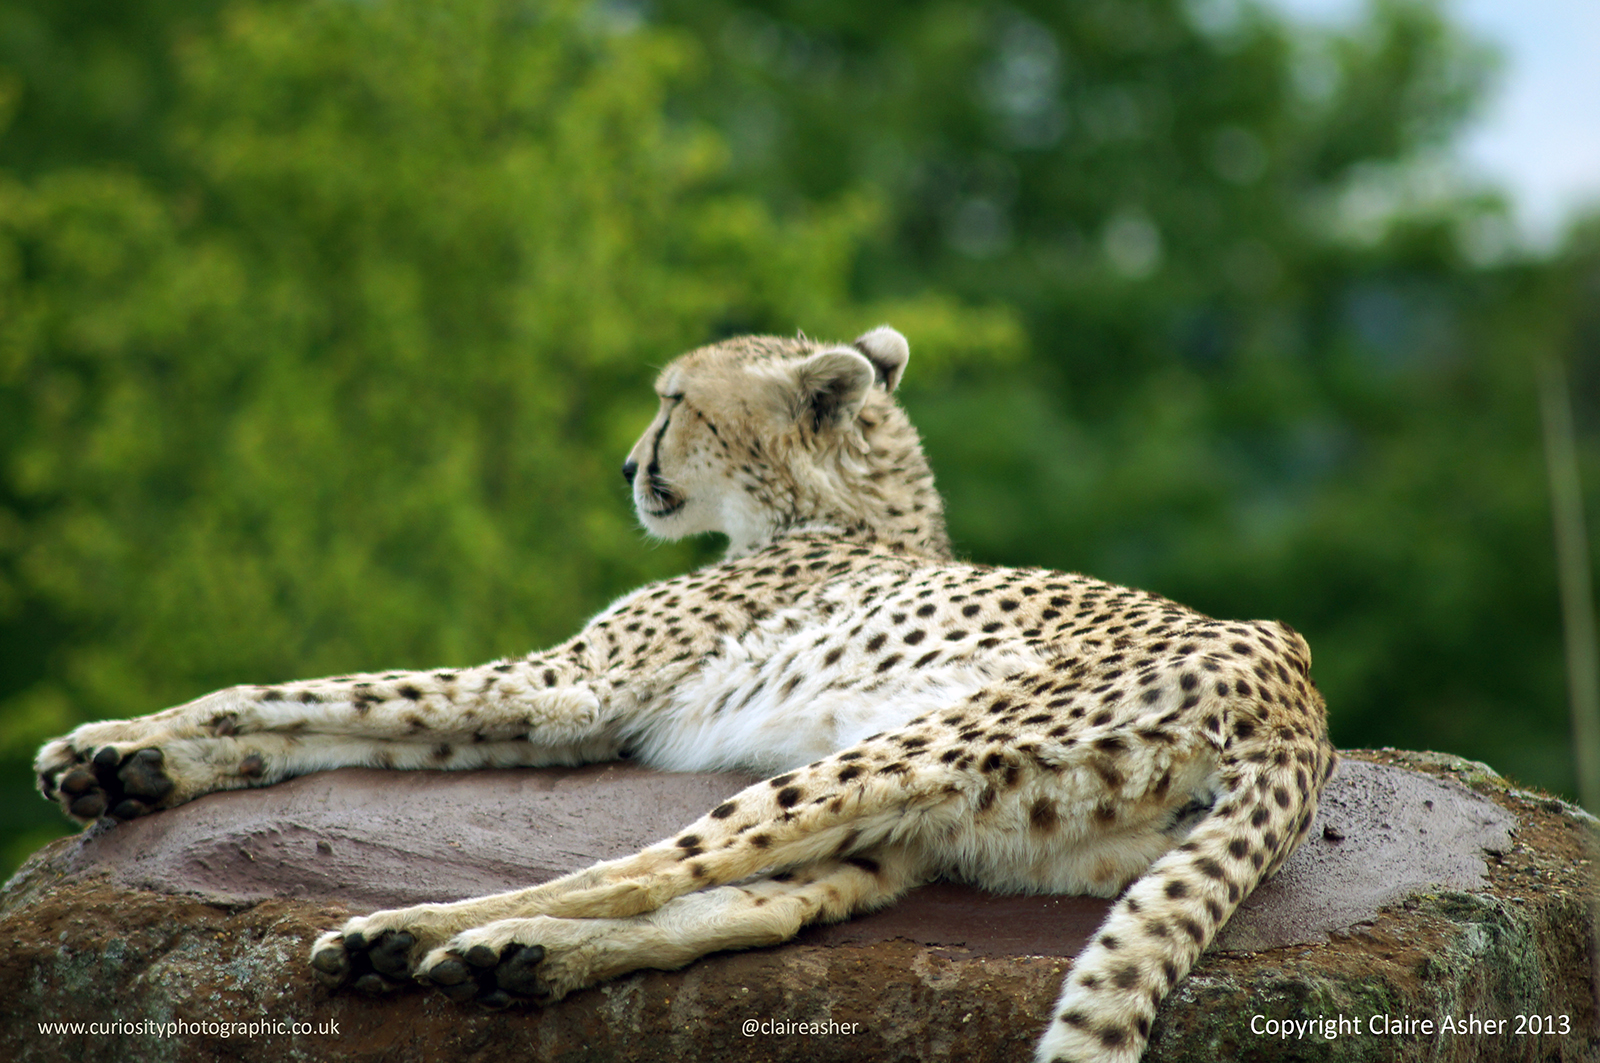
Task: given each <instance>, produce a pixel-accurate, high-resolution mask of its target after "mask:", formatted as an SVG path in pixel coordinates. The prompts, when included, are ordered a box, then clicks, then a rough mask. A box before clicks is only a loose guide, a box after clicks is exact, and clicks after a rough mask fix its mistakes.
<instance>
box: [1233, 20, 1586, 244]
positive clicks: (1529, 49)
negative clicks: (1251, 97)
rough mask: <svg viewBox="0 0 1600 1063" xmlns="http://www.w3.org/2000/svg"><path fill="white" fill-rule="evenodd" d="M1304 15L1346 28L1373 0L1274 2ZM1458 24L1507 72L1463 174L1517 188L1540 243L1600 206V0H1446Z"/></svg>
mask: <svg viewBox="0 0 1600 1063" xmlns="http://www.w3.org/2000/svg"><path fill="white" fill-rule="evenodd" d="M1265 2H1266V4H1267V6H1269V7H1275V8H1277V9H1279V10H1281V11H1283V12H1285V13H1287V14H1289V15H1291V16H1293V17H1295V18H1298V19H1302V20H1304V21H1308V22H1312V23H1315V24H1320V25H1332V26H1337V25H1340V24H1342V23H1344V22H1346V21H1348V20H1350V19H1352V18H1354V17H1356V16H1357V15H1359V13H1360V12H1361V11H1362V10H1364V8H1365V6H1366V0H1265ZM1441 6H1442V7H1443V8H1444V10H1445V11H1446V13H1447V14H1448V15H1449V16H1451V17H1452V18H1453V19H1454V21H1455V22H1456V23H1457V24H1458V25H1461V26H1463V27H1465V28H1466V29H1467V30H1468V31H1469V33H1471V34H1472V35H1474V36H1475V37H1477V38H1478V39H1480V40H1484V41H1486V42H1488V43H1490V44H1492V45H1494V46H1496V47H1497V48H1498V49H1499V51H1500V53H1501V59H1502V65H1501V69H1500V74H1499V78H1498V80H1497V83H1496V84H1495V85H1494V87H1493V89H1492V91H1491V92H1490V94H1489V97H1488V99H1487V100H1486V101H1485V103H1484V105H1483V108H1482V110H1481V111H1480V113H1479V115H1478V117H1477V119H1476V120H1475V121H1474V122H1473V123H1472V124H1471V126H1470V127H1469V128H1468V130H1467V131H1466V133H1465V135H1464V136H1463V137H1462V138H1461V140H1460V142H1459V143H1458V144H1457V145H1456V157H1457V159H1458V160H1459V162H1460V165H1461V166H1462V168H1463V172H1464V173H1465V174H1467V175H1468V176H1469V178H1471V177H1475V178H1479V179H1482V180H1485V181H1487V183H1489V184H1491V185H1493V186H1497V187H1500V188H1503V189H1504V190H1505V191H1506V192H1508V193H1509V194H1510V197H1511V201H1512V204H1513V212H1514V216H1515V218H1516V221H1517V227H1518V229H1519V230H1520V231H1521V233H1522V234H1523V236H1524V238H1525V239H1526V240H1527V241H1528V242H1529V243H1530V244H1531V245H1532V246H1535V247H1549V246H1551V245H1552V244H1554V243H1555V242H1556V241H1557V240H1558V239H1559V235H1560V233H1561V231H1562V228H1563V226H1564V224H1565V223H1566V221H1567V220H1569V219H1570V218H1571V217H1572V216H1573V214H1574V213H1576V212H1578V211H1580V210H1582V209H1583V208H1584V207H1588V208H1589V209H1591V210H1600V0H1441Z"/></svg>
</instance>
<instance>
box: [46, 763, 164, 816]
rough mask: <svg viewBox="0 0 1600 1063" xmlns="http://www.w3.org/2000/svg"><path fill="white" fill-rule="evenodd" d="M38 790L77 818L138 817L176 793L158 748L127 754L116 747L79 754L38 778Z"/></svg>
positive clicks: (159, 805) (153, 809)
mask: <svg viewBox="0 0 1600 1063" xmlns="http://www.w3.org/2000/svg"><path fill="white" fill-rule="evenodd" d="M39 788H40V789H41V790H42V791H43V792H44V795H45V796H46V797H49V798H52V799H54V800H56V801H57V802H58V803H60V805H61V807H62V808H63V809H65V810H66V813H67V814H68V815H69V816H71V817H72V818H73V819H76V820H79V821H82V822H90V821H92V820H95V819H98V818H100V817H101V816H110V817H111V818H112V819H117V820H129V819H137V818H138V817H140V816H143V815H146V814H148V813H150V812H152V811H155V810H156V809H158V808H160V807H161V801H162V799H163V798H165V797H166V796H167V795H168V794H170V793H171V792H172V790H173V781H172V778H171V776H170V775H168V774H167V770H166V754H164V753H162V752H161V750H159V749H157V748H155V747H154V746H149V747H146V748H144V749H136V750H134V751H132V752H131V753H127V754H123V753H120V752H118V751H117V749H116V747H115V746H102V747H101V748H100V749H98V750H95V751H92V752H88V751H86V752H78V753H75V754H74V755H73V756H72V758H71V759H70V760H68V761H66V763H63V764H60V765H58V766H56V767H53V768H51V769H49V770H46V771H41V772H40V774H39Z"/></svg>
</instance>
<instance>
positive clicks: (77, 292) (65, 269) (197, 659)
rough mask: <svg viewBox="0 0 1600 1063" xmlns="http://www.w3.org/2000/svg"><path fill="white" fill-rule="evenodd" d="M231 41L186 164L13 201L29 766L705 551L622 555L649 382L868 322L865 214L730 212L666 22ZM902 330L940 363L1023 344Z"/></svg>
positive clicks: (99, 170)
mask: <svg viewBox="0 0 1600 1063" xmlns="http://www.w3.org/2000/svg"><path fill="white" fill-rule="evenodd" d="M219 26H220V28H219V30H218V31H217V32H216V33H215V34H214V35H212V36H209V37H205V38H196V39H192V40H190V41H188V42H187V43H186V44H185V46H184V47H183V49H182V50H181V53H180V57H181V71H180V76H179V78H178V83H179V85H180V86H181V92H180V93H179V94H178V103H177V109H176V111H175V112H174V114H173V115H171V116H170V121H169V122H168V124H167V128H169V129H170V131H171V135H172V140H173V144H174V147H173V148H172V150H171V153H170V156H169V159H168V163H169V173H170V174H171V175H172V177H171V179H170V180H168V181H165V182H161V181H157V180H153V179H150V178H149V177H147V176H141V175H137V174H133V173H129V172H127V171H123V170H119V169H117V168H112V167H108V166H100V167H92V168H82V167H80V168H67V169H55V170H51V171H49V172H47V173H45V174H43V175H40V176H38V177H36V178H34V179H32V180H28V181H21V180H15V179H12V180H8V181H7V182H6V184H5V185H4V186H3V188H0V270H3V273H0V277H3V280H0V331H3V335H4V337H5V338H4V342H3V348H0V350H3V359H4V360H3V363H0V366H3V368H0V373H3V375H0V387H3V389H4V390H3V399H0V401H3V402H4V404H5V408H6V411H7V413H8V414H9V416H8V417H7V418H6V424H7V426H8V427H7V428H6V429H5V435H4V437H3V438H4V457H5V463H4V467H3V475H4V480H3V486H0V492H3V495H0V498H3V499H4V501H5V503H6V506H5V509H4V510H3V511H0V512H3V514H4V517H5V523H4V524H3V525H0V528H4V529H5V530H6V533H5V535H4V538H3V539H0V573H3V577H4V581H5V582H4V584H3V593H4V599H3V600H4V603H5V613H4V614H3V618H0V622H3V623H5V625H6V629H7V630H6V633H7V636H8V639H7V641H8V643H9V644H11V645H14V646H16V647H18V648H19V653H18V656H19V657H21V656H23V655H24V653H25V655H26V656H27V657H30V658H31V657H32V656H33V655H34V654H38V655H39V656H38V658H36V659H33V660H17V661H15V662H14V663H11V662H8V675H7V687H8V689H7V691H6V693H7V694H8V695H9V700H8V701H7V702H6V705H5V709H4V715H3V719H4V721H5V729H4V732H3V741H4V743H5V749H6V751H7V752H8V753H9V754H10V760H11V765H10V767H11V770H10V774H9V776H8V777H9V778H10V779H12V780H17V779H19V778H23V779H25V778H26V777H27V773H26V771H25V769H22V767H21V764H20V763H18V762H19V761H20V760H21V759H22V758H23V757H25V756H27V754H28V751H29V748H30V747H32V746H34V745H36V744H37V742H38V741H39V740H40V739H42V738H44V737H47V736H49V735H50V734H53V733H58V732H60V731H62V730H63V729H65V728H67V727H70V726H71V725H72V724H74V723H76V722H78V721H79V720H83V719H93V718H97V717H106V716H126V715H131V714H136V713H142V712H147V711H152V710H154V709H157V708H159V707H161V706H163V705H167V704H172V703H176V702H178V701H182V700H186V699H188V698H190V697H193V696H196V695H198V694H200V693H202V692H204V691H206V690H208V689H212V688H215V687H217V686H220V685H225V684H229V683H234V682H239V681H244V680H256V681H263V682H266V681H274V680H279V679H287V678H290V677H293V676H300V675H313V674H329V673H339V672H347V671H352V670H359V669H364V668H372V667H387V666H390V665H391V664H396V665H411V666H416V667H425V666H433V665H438V664H441V663H446V662H458V663H459V662H467V661H478V660H483V659H488V658H492V657H494V656H497V655H502V654H511V653H520V652H526V651H527V650H528V649H529V648H532V647H535V646H539V645H543V644H547V643H549V642H552V641H554V640H556V639H558V638H560V637H563V636H564V635H566V634H568V633H570V632H571V631H572V630H574V629H575V628H576V627H577V626H579V625H580V624H581V622H582V621H583V619H584V618H585V617H586V616H587V615H588V614H589V613H591V612H593V611H594V610H595V609H596V608H597V607H598V606H600V605H601V604H603V602H604V600H605V598H606V597H607V596H608V595H611V594H615V593H617V592H619V591H621V590H622V589H625V588H627V587H629V586H632V585H636V584H638V583H640V582H642V581H644V580H647V579H651V578H658V577H660V576H662V575H665V574H668V573H672V572H676V571H681V570H682V569H684V568H685V567H687V566H688V565H690V564H692V563H693V561H694V560H695V558H696V557H697V556H701V555H703V554H704V552H705V548H704V546H696V545H694V544H684V545H674V546H671V547H663V548H650V547H647V546H644V545H642V544H641V541H640V537H639V534H638V532H637V531H636V530H635V528H634V527H633V522H632V518H631V515H630V513H629V509H628V506H627V503H626V494H625V491H624V487H623V483H622V480H621V478H620V477H619V476H618V475H617V469H618V466H619V464H620V461H621V456H622V455H624V454H625V453H626V451H627V449H628V447H629V446H630V445H631V443H632V439H633V436H634V435H635V434H636V432H637V430H638V428H639V427H640V425H642V424H643V423H644V422H645V421H647V420H648V419H649V417H650V415H651V411H650V409H649V408H648V407H649V405H650V391H649V387H648V382H649V375H650V373H651V364H652V363H655V364H660V363H661V362H663V361H664V360H665V359H666V358H668V357H670V356H671V355H672V354H675V353H677V352H678V351H680V350H683V349H685V348H687V347H689V346H692V345H694V344H696V343H699V342H703V341H705V340H706V339H707V338H709V337H711V336H714V335H716V334H717V333H719V332H722V331H726V330H728V329H730V328H738V329H745V328H754V329H767V330H781V331H789V330H792V329H793V328H795V327H796V326H797V325H799V324H802V323H804V324H805V325H806V327H808V328H813V329H815V330H820V329H822V328H830V327H838V326H842V325H846V324H847V325H848V327H850V328H856V329H859V328H861V327H862V322H863V321H866V322H867V323H868V324H870V323H874V322H872V321H871V319H870V318H867V317H865V316H864V312H863V311H862V310H860V309H859V308H855V307H853V306H852V305H851V304H850V303H849V301H848V299H847V296H846V291H845V288H846V283H847V279H848V268H849V264H850V258H851V254H852V252H853V249H854V247H855V246H856V245H857V243H858V242H859V240H860V234H861V233H862V232H863V231H864V229H865V227H866V226H867V225H869V224H870V223H871V221H872V217H873V211H872V210H871V208H870V204H868V203H866V201H864V200H860V199H850V198H844V199H841V200H840V201H839V202H837V203H832V204H825V205H819V206H817V207H816V208H814V209H808V210H805V211H802V212H796V213H794V214H793V215H791V216H788V217H784V218H779V217H777V216H775V215H774V214H773V213H772V212H771V211H769V210H768V209H766V208H765V207H764V206H763V205H762V204H761V203H760V202H759V201H758V200H756V199H754V198H753V197H751V196H749V195H746V194H743V193H739V192H735V191H729V190H727V189H720V190H719V189H718V188H716V187H715V181H716V178H717V176H718V174H719V173H720V172H721V169H722V167H723V166H724V160H725V153H724V151H723V150H722V148H721V145H720V143H719V142H718V140H717V138H716V137H715V136H713V135H711V134H709V133H708V132H707V131H706V130H704V129H702V128H698V127H696V126H695V125H694V124H693V123H688V122H680V123H673V122H669V121H668V120H667V119H666V118H665V117H664V105H663V93H664V91H665V88H666V86H667V85H668V84H669V83H670V82H671V80H672V79H674V78H679V77H682V76H684V71H685V68H686V67H689V66H691V65H692V64H693V62H694V59H695V55H696V51H695V49H694V47H693V46H692V43H691V42H689V41H687V40H686V39H684V38H683V37H681V36H680V35H675V34H672V33H669V32H636V33H626V34H623V33H615V32H609V31H608V28H607V27H606V26H605V25H603V24H596V23H595V22H594V20H593V19H592V17H591V15H590V13H588V12H585V11H584V10H582V9H581V8H579V7H577V6H575V5H549V4H546V5H541V6H539V7H538V8H528V7H525V6H523V5H516V4H506V3H496V2H492V0H482V2H478V0H463V2H460V3H456V4H450V5H436V4H424V3H395V4H381V5H354V4H307V5H282V6H273V7H251V6H240V7H235V8H232V9H230V10H229V11H228V12H227V14H226V16H225V17H224V18H222V19H221V20H220V23H219ZM163 185H164V186H165V187H163ZM901 309H902V310H903V312H904V313H905V314H907V315H910V316H911V317H912V318H914V319H915V318H917V316H918V315H921V316H922V317H924V318H926V319H927V320H928V322H929V326H930V331H942V332H943V333H944V334H945V336H946V340H945V342H944V349H945V352H946V354H947V355H948V356H951V357H954V356H955V354H956V353H957V352H959V351H960V349H961V348H962V346H963V341H962V340H961V339H959V338H958V337H957V335H956V334H957V333H959V332H962V331H964V326H965V325H966V324H971V325H973V326H974V327H976V328H977V330H978V331H979V332H980V333H983V334H984V335H983V336H982V337H981V338H983V339H986V340H988V341H990V342H996V341H1003V343H1011V344H1012V345H1013V346H1014V345H1015V342H1016V338H1015V333H1014V329H1010V328H1009V326H1008V325H1007V319H1006V318H1005V316H1004V315H997V314H995V313H992V312H991V313H989V314H981V315H972V320H971V321H970V322H967V321H965V320H964V319H965V317H966V316H967V315H965V314H964V312H963V311H960V310H959V309H957V308H955V307H953V306H951V305H948V304H946V303H943V302H941V301H939V300H937V299H924V300H921V301H920V302H919V303H918V304H917V305H915V306H903V307H901ZM697 550H698V551H699V554H698V555H697ZM13 639H14V640H15V641H13ZM24 645H25V646H26V650H25V651H21V647H23V646H24ZM24 807H25V809H27V810H31V809H32V807H33V806H32V804H31V803H30V804H28V805H26V806H24ZM41 818H42V817H41Z"/></svg>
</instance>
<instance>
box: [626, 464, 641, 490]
mask: <svg viewBox="0 0 1600 1063" xmlns="http://www.w3.org/2000/svg"><path fill="white" fill-rule="evenodd" d="M637 475H639V463H638V462H636V461H634V460H633V459H632V458H629V459H628V460H627V461H625V462H623V463H622V478H623V479H624V480H626V481H628V485H629V486H630V487H631V486H633V478H634V477H635V476H637Z"/></svg>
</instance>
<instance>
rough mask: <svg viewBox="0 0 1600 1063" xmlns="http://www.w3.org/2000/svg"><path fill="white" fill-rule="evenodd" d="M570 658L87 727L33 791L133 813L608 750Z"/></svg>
mask: <svg viewBox="0 0 1600 1063" xmlns="http://www.w3.org/2000/svg"><path fill="white" fill-rule="evenodd" d="M594 686H595V684H594V683H593V676H592V673H591V672H590V670H589V669H588V668H587V667H585V662H584V660H583V659H582V658H581V656H580V655H578V654H574V653H572V652H571V651H570V650H568V651H566V652H561V651H552V652H551V653H548V654H540V655H536V656H533V657H529V658H525V659H522V660H518V661H514V662H501V663H498V664H492V665H486V666H483V667H481V668H474V669H466V670H461V671H448V670H440V671H432V672H389V673H382V674H371V675H353V676H341V677H337V678H333V679H319V680H310V681H305V682H297V683H290V684H282V685H279V686H273V687H232V688H229V689H227V690H221V691H217V692H216V693H213V694H208V695H206V696H205V697H203V698H199V699H197V700H195V701H192V702H189V703H188V704H186V705H181V706H178V707H177V708H173V709H168V710H167V711H165V712H159V713H155V714H153V715H150V716H143V717H138V718H135V719H131V720H111V721H105V722H100V723H91V724H85V725H83V726H82V727H79V728H78V729H77V730H75V731H73V732H72V733H71V734H69V735H67V736H66V737H64V738H59V739H56V740H55V741H53V742H50V743H48V744H46V745H45V746H44V748H43V749H41V750H40V751H39V755H38V758H37V760H36V761H35V769H36V771H37V772H38V780H39V789H40V790H41V792H43V793H44V795H45V797H46V798H48V799H51V800H54V801H56V802H57V803H59V804H60V805H61V807H62V809H63V810H64V811H65V812H66V813H67V814H68V815H69V816H71V817H72V818H74V819H77V820H79V821H80V822H88V821H91V820H93V819H95V818H97V817H99V816H102V815H109V816H112V817H113V818H116V819H132V818H134V817H136V816H141V815H144V814H146V813H147V812H150V811H154V810H156V809H162V808H171V807H173V806H175V805H179V804H182V803H184V802H186V801H189V800H192V799H194V798H196V797H199V796H201V795H203V794H207V793H210V792H212V791H215V790H231V789H238V788H241V787H247V786H266V785H270V784H272V783H275V782H279V781H281V780H283V779H287V778H290V777H293V776H296V775H303V774H306V773H309V772H313V771H322V770H325V769H329V768H337V767H350V766H364V767H384V768H451V769H461V768H475V767H486V766H511V765H546V764H578V763H584V762H588V761H594V760H604V759H611V758H612V757H615V756H616V755H617V753H618V751H619V746H620V742H619V740H618V739H617V738H616V737H615V736H614V735H612V734H610V733H609V732H608V728H607V726H606V724H607V722H608V721H607V717H606V713H605V707H604V706H603V705H602V703H601V700H600V698H599V697H598V696H597V694H596V693H595V690H594Z"/></svg>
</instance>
